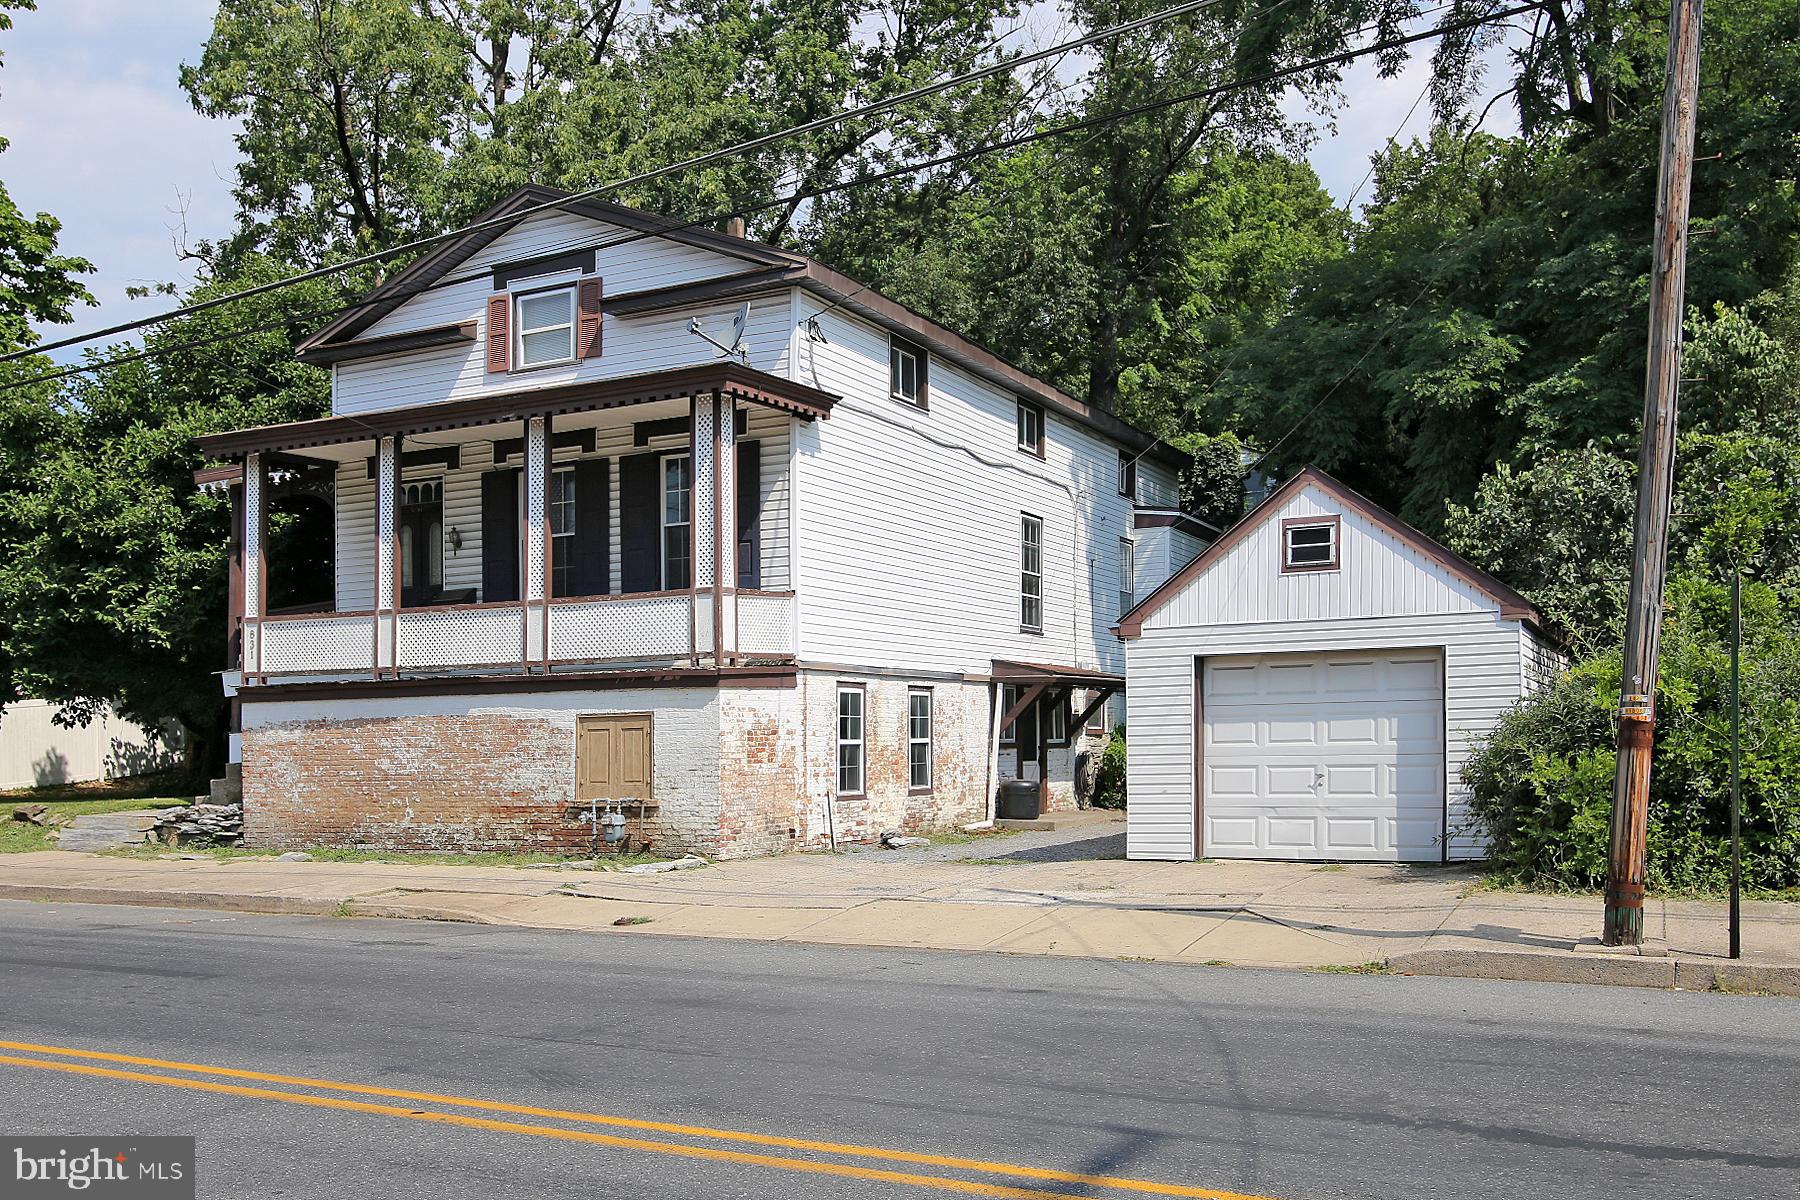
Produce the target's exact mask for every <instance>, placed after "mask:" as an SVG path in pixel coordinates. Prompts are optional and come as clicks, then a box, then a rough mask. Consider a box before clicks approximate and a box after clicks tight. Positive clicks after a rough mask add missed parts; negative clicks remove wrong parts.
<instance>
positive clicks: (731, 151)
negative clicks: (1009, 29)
mask: <svg viewBox="0 0 1800 1200" xmlns="http://www.w3.org/2000/svg"><path fill="white" fill-rule="evenodd" d="M1225 2H1226V0H1185V2H1184V3H1181V4H1176V5H1172V6H1170V7H1169V8H1165V9H1162V10H1160V11H1158V12H1154V13H1151V14H1149V15H1147V16H1143V17H1138V18H1136V19H1134V20H1130V21H1122V22H1120V23H1118V24H1116V25H1110V26H1108V27H1107V28H1105V29H1101V30H1096V31H1095V32H1093V33H1090V34H1086V35H1084V36H1083V37H1080V38H1076V39H1073V40H1072V41H1068V42H1063V43H1060V44H1058V45H1055V46H1049V47H1046V48H1045V49H1043V50H1034V51H1032V52H1030V53H1028V54H1022V55H1019V56H1017V57H1014V58H1008V59H1005V60H1003V61H1001V62H998V63H993V64H990V65H988V66H986V67H981V68H979V69H977V70H974V71H966V72H964V73H963V74H961V75H956V76H952V77H951V78H949V79H940V80H935V81H933V82H930V83H926V84H922V85H920V86H919V87H916V88H910V89H908V90H907V91H904V92H901V93H899V94H897V95H894V96H890V97H888V98H887V99H885V100H875V101H871V102H870V103H868V104H864V105H860V106H858V107H856V108H851V109H846V110H845V111H843V112H841V113H836V114H833V115H831V116H827V117H820V118H818V119H816V120H813V121H807V122H804V123H802V124H799V125H793V126H789V127H788V128H785V129H778V130H775V131H774V132H772V133H766V134H762V135H760V136H758V137H753V138H749V139H746V140H745V141H742V142H738V143H736V144H734V145H731V146H724V147H721V148H719V149H717V150H708V151H706V152H705V153H703V154H697V155H693V156H691V157H689V158H685V159H682V160H681V161H679V162H673V163H669V164H667V165H665V166H661V167H654V168H652V169H650V170H648V171H640V172H638V173H636V174H634V175H627V176H625V177H624V178H622V179H615V180H612V181H611V182H609V183H603V184H600V185H598V186H596V187H592V188H588V189H586V190H584V191H579V192H575V193H573V194H571V195H568V196H559V197H557V198H556V199H554V200H549V201H545V202H544V203H542V204H537V205H532V206H530V207H527V208H523V209H520V210H518V211H517V212H512V213H507V214H505V215H504V216H498V217H489V218H487V219H485V220H481V221H475V222H471V223H470V224H467V225H462V226H459V227H457V228H455V229H451V230H448V231H446V232H444V233H438V234H432V235H431V236H429V237H422V238H414V239H412V240H411V241H408V242H403V243H401V244H399V245H397V246H390V247H388V248H387V249H384V250H376V251H371V252H370V253H367V254H360V255H356V256H354V257H351V258H348V259H345V260H343V261H342V262H337V263H331V264H328V265H326V266H321V267H314V268H312V269H311V270H307V271H302V272H299V273H298V274H295V275H291V276H288V277H286V278H284V279H279V280H272V281H270V282H269V283H264V284H257V285H256V286H254V287H249V288H244V289H241V290H239V291H236V292H232V293H230V294H228V295H224V296H214V297H212V298H210V299H207V300H203V301H200V302H198V303H195V304H187V305H182V306H181V307H179V308H174V309H170V310H169V311H167V312H163V313H158V314H155V315H153V316H149V317H141V318H139V319H137V320H135V321H126V322H123V323H121V324H118V325H113V326H110V327H108V328H105V329H99V330H94V331H92V332H89V333H83V334H76V335H72V336H70V337H67V338H63V339H61V340H59V341H55V342H46V343H43V344H41V345H38V346H34V347H31V348H30V349H27V350H16V351H12V352H10V353H7V354H0V363H5V362H10V361H12V360H14V359H18V358H24V357H27V356H29V355H32V354H44V353H48V352H50V351H52V350H63V349H67V348H68V347H70V346H79V345H81V344H83V343H85V342H91V341H96V340H98V339H100V338H106V337H114V336H117V335H118V334H122V333H130V332H132V331H134V330H137V329H142V328H144V327H146V326H148V325H154V324H159V323H161V322H163V321H170V320H174V319H175V318H177V317H182V316H188V315H191V314H193V313H196V312H201V311H204V310H205V309H209V308H215V307H217V306H218V305H221V304H228V303H230V302H231V301H233V300H242V299H246V298H248V297H251V296H259V295H265V294H267V293H269V292H272V291H276V290H278V289H280V288H284V287H291V286H293V285H294V284H297V283H305V282H309V281H311V280H314V279H322V278H325V277H327V276H330V275H335V274H338V273H340V272H343V271H348V270H353V269H355V268H356V267H363V266H369V265H371V264H373V263H379V262H385V261H387V260H388V259H391V258H398V257H400V256H402V255H406V254H412V253H416V252H418V251H421V250H429V249H432V248H433V247H436V246H440V245H443V244H444V243H446V242H450V241H454V240H456V239H458V238H461V237H464V236H467V235H468V234H471V233H479V232H482V231H484V230H488V229H503V228H507V227H510V226H512V225H514V224H516V223H518V222H519V221H520V220H523V219H525V218H527V217H532V216H536V215H538V214H540V213H545V212H551V211H554V210H557V209H562V208H566V207H568V206H570V205H572V204H578V203H581V202H582V201H586V200H595V199H599V198H600V197H602V196H605V195H607V194H609V193H612V192H617V191H620V190H622V189H624V188H628V187H635V186H638V185H640V184H644V183H649V182H652V181H653V180H657V179H662V178H665V177H667V176H669V175H673V174H676V173H679V172H682V171H689V170H693V169H694V168H696V167H703V166H706V165H708V164H710V163H714V162H718V161H720V160H722V159H725V158H730V157H733V156H735V155H741V154H748V153H750V152H752V151H755V150H761V149H763V148H764V147H767V146H772V145H775V144H776V143H778V142H782V141H786V140H788V139H789V138H795V137H802V136H804V135H806V134H811V133H818V132H820V131H822V130H826V129H830V128H833V127H834V126H837V125H841V124H844V123H845V122H847V121H854V120H859V119H862V118H864V117H871V116H875V115H877V114H879V113H883V112H887V111H889V110H890V109H894V108H898V107H899V106H900V105H902V104H906V103H909V102H911V101H913V100H919V99H923V98H925V97H927V96H933V95H936V94H937V93H939V92H943V91H947V90H949V89H950V88H953V87H959V86H961V85H963V84H966V83H976V82H979V81H981V80H983V79H989V78H992V77H993V76H996V75H1002V74H1007V73H1010V72H1013V71H1016V70H1018V69H1019V68H1020V67H1023V66H1029V65H1030V64H1032V63H1034V62H1042V61H1044V60H1045V59H1048V58H1052V57H1055V56H1057V55H1063V54H1067V53H1069V52H1071V51H1074V50H1079V49H1082V48H1084V47H1087V46H1091V45H1095V44H1097V43H1099V42H1103V41H1108V40H1110V39H1112V38H1115V37H1119V36H1122V35H1124V34H1126V33H1131V32H1135V31H1136V30H1139V29H1144V28H1148V27H1150V26H1153V25H1159V24H1162V23H1163V22H1165V21H1172V20H1174V19H1175V18H1177V17H1183V16H1187V15H1189V14H1192V13H1196V12H1199V11H1201V10H1203V9H1208V8H1214V7H1217V6H1218V5H1220V4H1223V3H1225ZM1544 2H1548V0H1544ZM1540 6H1541V5H1532V6H1531V7H1533V8H1536V7H1540ZM1493 19H1498V18H1493Z"/></svg>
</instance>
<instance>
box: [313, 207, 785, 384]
mask: <svg viewBox="0 0 1800 1200" xmlns="http://www.w3.org/2000/svg"><path fill="white" fill-rule="evenodd" d="M570 195H571V193H569V192H565V191H561V190H558V189H556V188H548V187H543V186H542V185H539V184H526V185H525V186H524V187H521V188H519V189H518V190H517V191H515V192H513V193H512V194H511V195H510V196H507V197H506V198H505V199H503V200H501V201H499V202H498V203H497V204H494V205H492V206H491V207H489V208H488V209H486V210H485V211H483V212H481V213H480V214H478V215H477V216H476V217H475V218H474V220H473V221H472V222H471V224H482V223H484V222H487V221H492V220H496V219H498V218H501V217H505V216H508V215H509V214H512V213H522V212H525V211H527V210H530V209H534V208H539V207H541V206H543V205H545V204H550V203H554V202H556V201H558V200H564V199H568V197H569V196H570ZM561 208H562V210H563V211H564V212H571V213H576V214H578V215H580V216H584V217H591V218H593V219H594V220H596V221H607V222H610V223H612V224H615V225H623V226H624V227H626V228H627V229H634V230H637V231H639V232H643V233H653V234H657V235H659V236H661V237H666V238H668V239H669V240H670V241H674V242H680V243H682V244H684V245H688V246H694V247H698V248H700V249H705V250H712V251H715V252H717V253H720V254H728V255H730V256H731V257H733V258H738V259H744V260H746V261H749V262H755V263H761V264H763V265H765V266H778V265H783V264H789V263H792V262H794V261H795V259H794V256H793V255H790V254H785V253H783V252H782V251H780V250H777V249H775V248H774V247H772V246H764V245H762V244H761V243H760V242H752V241H747V240H745V239H743V238H734V237H727V236H726V235H725V234H722V233H715V232H713V231H712V230H709V229H694V228H687V227H685V226H684V225H683V223H682V222H680V221H677V220H673V219H671V218H668V217H659V216H657V215H655V214H653V213H647V212H644V211H642V210H641V209H635V208H627V207H625V206H624V205H622V204H609V203H607V202H606V201H604V200H570V201H569V203H567V204H564V205H562V206H561ZM520 219H521V220H523V219H524V218H523V217H521V218H520ZM510 228H511V227H510V226H506V225H496V226H495V227H493V228H492V229H480V230H476V231H474V232H471V233H469V234H467V235H466V236H464V237H461V238H457V239H456V240H454V241H449V242H445V243H444V244H443V245H441V246H437V247H435V248H433V249H431V250H428V251H426V252H425V253H424V254H422V255H420V256H419V257H418V258H416V259H414V260H413V261H412V262H411V263H409V264H408V265H407V266H405V267H403V268H402V269H400V270H399V271H396V272H395V273H394V274H393V275H392V276H391V277H389V278H388V280H387V281H386V282H385V283H383V284H382V285H381V286H380V287H377V288H376V289H375V290H374V291H372V292H370V293H369V295H368V298H367V300H366V301H365V302H364V303H363V304H361V305H359V306H358V307H356V308H353V309H351V310H350V311H349V312H346V313H344V314H343V315H342V316H340V317H338V318H337V319H336V320H334V321H332V322H331V323H330V324H328V325H326V326H325V327H324V328H322V329H320V330H319V331H318V332H317V333H315V334H313V335H312V336H311V337H309V338H307V339H306V340H305V341H304V342H302V343H300V354H301V355H302V356H304V355H306V354H308V353H311V352H312V351H313V350H315V349H319V348H322V347H325V346H329V345H335V344H337V343H339V342H343V341H345V340H348V339H350V338H354V337H355V336H356V335H358V334H359V333H361V332H362V331H363V330H365V329H367V328H369V327H370V326H371V325H373V324H375V322H377V321H379V320H381V318H383V317H385V316H387V315H388V314H389V313H391V312H393V311H394V310H395V309H397V308H399V307H400V305H402V304H404V303H405V302H406V301H407V300H408V299H410V298H411V297H412V295H413V294H414V293H415V292H416V291H417V290H418V289H420V288H424V287H429V286H430V285H432V284H434V283H436V282H438V281H439V280H440V279H442V278H444V276H446V275H448V274H449V273H450V272H451V271H453V270H455V269H456V268H457V267H459V266H461V265H462V264H463V263H465V262H467V261H469V259H470V258H472V257H474V256H475V255H476V254H477V253H478V252H480V251H481V250H482V249H483V248H485V247H486V246H489V245H491V244H492V243H493V242H494V241H495V240H496V239H497V238H499V237H501V236H502V235H503V234H505V233H507V232H508V231H509V229H510Z"/></svg>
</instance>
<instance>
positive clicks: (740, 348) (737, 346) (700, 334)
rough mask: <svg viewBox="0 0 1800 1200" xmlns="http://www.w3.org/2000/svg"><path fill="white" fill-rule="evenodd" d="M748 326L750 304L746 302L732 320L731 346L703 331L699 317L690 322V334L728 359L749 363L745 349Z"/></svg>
mask: <svg viewBox="0 0 1800 1200" xmlns="http://www.w3.org/2000/svg"><path fill="white" fill-rule="evenodd" d="M748 324H750V302H749V301H748V300H746V301H744V303H742V304H740V305H739V306H738V310H737V314H736V315H735V316H733V317H732V318H731V345H729V346H727V345H726V344H725V343H724V342H721V341H720V340H719V339H717V338H715V337H713V336H712V335H711V334H710V333H708V332H706V330H704V329H702V328H701V327H700V318H699V317H694V318H692V319H691V320H689V321H688V332H689V333H691V334H693V335H694V336H695V337H697V338H700V339H701V340H702V341H705V342H707V343H709V344H710V345H712V346H714V347H716V348H717V349H718V350H719V352H720V353H721V354H723V355H724V356H725V357H726V358H736V359H741V360H742V361H744V362H749V361H750V352H749V351H748V350H745V349H744V327H745V326H746V325H748Z"/></svg>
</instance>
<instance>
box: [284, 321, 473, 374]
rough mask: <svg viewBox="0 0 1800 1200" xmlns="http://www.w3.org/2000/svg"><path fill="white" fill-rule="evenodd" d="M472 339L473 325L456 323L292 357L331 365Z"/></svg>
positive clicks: (341, 343) (324, 348) (320, 365)
mask: <svg viewBox="0 0 1800 1200" xmlns="http://www.w3.org/2000/svg"><path fill="white" fill-rule="evenodd" d="M474 340H475V322H473V321H458V322H456V323H455V324H452V325H433V326H432V327H431V328H430V329H413V330H408V331H407V332H405V333H388V334H383V335H382V336H380V337H372V338H363V339H361V340H359V341H351V342H336V343H334V344H332V345H330V346H319V347H317V348H315V349H312V350H306V351H303V352H301V353H300V354H298V355H296V356H295V357H297V358H298V359H299V360H300V361H301V362H304V363H311V364H312V365H313V366H315V367H328V366H330V365H331V364H332V363H338V362H353V361H355V360H357V359H363V358H375V357H377V356H379V355H383V354H404V353H405V352H406V351H408V350H431V349H434V348H436V347H438V346H455V345H458V344H460V343H462V342H473V341H474Z"/></svg>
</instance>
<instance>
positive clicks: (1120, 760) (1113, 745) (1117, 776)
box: [1094, 725, 1125, 808]
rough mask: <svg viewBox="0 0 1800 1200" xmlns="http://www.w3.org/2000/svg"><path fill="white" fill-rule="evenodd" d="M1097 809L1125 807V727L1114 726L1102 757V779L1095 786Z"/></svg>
mask: <svg viewBox="0 0 1800 1200" xmlns="http://www.w3.org/2000/svg"><path fill="white" fill-rule="evenodd" d="M1094 807H1095V808H1124V807H1125V727H1124V726H1123V725H1115V726H1113V731H1112V737H1111V738H1109V739H1108V740H1107V743H1106V749H1105V751H1103V752H1102V753H1101V755H1100V778H1099V780H1098V781H1097V782H1096V783H1095V784H1094Z"/></svg>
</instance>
